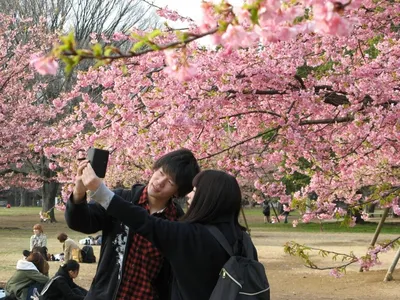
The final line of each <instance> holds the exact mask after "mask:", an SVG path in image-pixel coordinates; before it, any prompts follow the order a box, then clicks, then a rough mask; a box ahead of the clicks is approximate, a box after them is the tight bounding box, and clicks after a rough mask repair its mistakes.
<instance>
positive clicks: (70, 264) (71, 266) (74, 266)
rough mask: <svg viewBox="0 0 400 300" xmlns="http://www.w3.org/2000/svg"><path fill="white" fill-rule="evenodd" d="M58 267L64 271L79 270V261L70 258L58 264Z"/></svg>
mask: <svg viewBox="0 0 400 300" xmlns="http://www.w3.org/2000/svg"><path fill="white" fill-rule="evenodd" d="M60 269H63V270H64V271H66V272H68V271H77V270H79V263H78V262H77V261H76V260H73V259H70V260H69V261H67V262H66V263H64V264H62V265H61V266H60Z"/></svg>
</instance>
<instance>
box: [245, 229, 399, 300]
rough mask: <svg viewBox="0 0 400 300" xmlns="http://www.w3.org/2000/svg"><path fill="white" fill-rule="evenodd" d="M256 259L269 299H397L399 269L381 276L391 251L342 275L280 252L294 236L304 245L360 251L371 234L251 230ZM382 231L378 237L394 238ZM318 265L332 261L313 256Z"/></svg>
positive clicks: (390, 257)
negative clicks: (376, 263) (373, 264)
mask: <svg viewBox="0 0 400 300" xmlns="http://www.w3.org/2000/svg"><path fill="white" fill-rule="evenodd" d="M252 236H253V240H254V242H255V244H256V246H257V249H258V253H259V259H260V260H261V261H262V262H263V263H264V265H265V266H266V270H267V275H268V280H269V281H270V286H271V298H272V299H273V300H284V299H285V300H286V299H321V300H322V299H323V300H327V299H343V300H344V299H346V300H350V299H351V300H361V299H386V300H392V299H400V271H399V270H398V268H397V270H395V272H394V274H393V277H394V279H393V281H390V282H384V281H383V279H384V277H385V274H386V272H387V269H388V268H389V266H390V264H391V263H392V261H393V258H394V256H395V251H390V252H388V253H385V254H382V255H381V256H380V260H381V262H382V264H381V265H379V266H376V267H374V268H373V269H372V270H371V271H368V272H362V273H360V272H358V269H359V266H358V265H352V266H349V268H348V271H347V274H346V275H344V276H343V277H342V278H334V277H332V276H330V275H329V271H320V270H312V269H309V268H306V267H304V266H303V265H302V263H301V261H300V259H298V258H295V257H291V256H289V255H287V254H285V253H284V252H283V245H284V244H285V243H286V242H287V241H291V240H294V241H296V242H298V243H304V244H307V245H308V246H313V247H318V248H325V249H328V250H332V251H337V252H342V253H349V252H350V251H353V252H354V253H355V254H356V255H364V254H365V252H366V249H367V246H368V245H369V243H370V241H371V238H372V235H371V234H354V233H352V234H348V233H345V234H343V233H313V234H309V233H302V232H300V233H295V232H285V233H283V232H279V233H278V232H253V233H252ZM394 237H395V236H391V235H382V236H381V238H385V239H389V238H394ZM314 258H315V259H316V261H317V262H318V265H319V266H321V267H324V266H329V265H332V261H331V260H329V259H319V257H318V256H314Z"/></svg>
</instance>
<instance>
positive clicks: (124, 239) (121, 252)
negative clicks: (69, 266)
mask: <svg viewBox="0 0 400 300" xmlns="http://www.w3.org/2000/svg"><path fill="white" fill-rule="evenodd" d="M143 189H144V186H143V185H139V184H136V185H134V186H132V189H131V190H122V189H119V190H116V191H114V192H115V193H116V194H117V195H120V196H121V197H122V198H123V200H122V201H125V202H127V203H137V202H138V200H139V198H140V195H141V194H142V191H143ZM71 197H72V195H71ZM174 204H175V206H176V208H177V212H178V216H177V218H179V217H181V216H182V215H183V210H182V208H181V207H180V206H179V205H178V204H176V203H174ZM146 213H147V212H146ZM147 214H148V213H147ZM159 217H160V218H162V217H163V215H162V214H161V215H159ZM159 217H157V218H159ZM65 220H66V221H67V224H68V226H69V227H70V228H71V229H73V230H76V231H79V232H83V233H86V234H94V233H96V232H98V231H100V230H102V244H101V251H100V258H99V261H98V266H97V271H96V275H95V277H94V279H93V282H92V285H91V287H90V290H89V292H88V295H87V296H86V298H85V300H113V299H115V297H116V295H117V292H118V288H119V285H120V282H121V278H122V276H123V274H122V272H123V270H124V266H125V261H126V256H127V254H128V250H129V247H126V245H129V243H130V242H131V240H130V236H131V235H129V234H128V228H127V226H125V224H124V223H122V222H121V221H119V220H117V219H115V218H114V217H111V216H110V215H108V214H107V213H106V211H105V209H104V208H103V207H102V206H100V205H99V204H97V203H94V202H93V203H92V202H89V203H87V202H86V201H83V203H81V204H74V203H73V202H72V201H71V199H70V200H69V201H68V202H67V207H66V210H65ZM164 262H165V263H164V265H163V267H162V270H161V271H160V274H159V276H158V279H157V281H156V282H154V286H155V288H156V289H157V290H158V294H159V295H160V299H162V300H166V299H169V298H170V297H169V296H170V291H169V288H170V283H171V272H170V267H169V264H168V262H167V261H166V260H165V261H164Z"/></svg>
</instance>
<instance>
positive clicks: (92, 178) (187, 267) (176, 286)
mask: <svg viewBox="0 0 400 300" xmlns="http://www.w3.org/2000/svg"><path fill="white" fill-rule="evenodd" d="M78 176H81V177H80V179H81V180H82V184H84V185H85V186H86V188H87V189H88V190H90V191H91V192H93V194H92V199H93V200H95V201H96V202H98V203H99V204H100V205H102V206H103V207H104V208H105V209H106V211H107V213H108V214H110V215H111V216H112V217H115V218H117V219H119V220H121V221H122V222H123V223H124V224H127V225H128V226H129V227H130V228H131V229H133V230H135V232H137V233H138V234H140V235H142V236H143V237H145V238H146V239H148V240H149V241H151V242H152V243H153V244H154V245H155V246H156V247H157V248H158V249H159V250H160V251H161V253H162V254H163V255H164V257H165V258H166V259H167V260H169V262H170V263H171V266H172V270H173V275H174V281H173V283H172V294H171V299H174V300H175V299H188V300H197V299H198V300H205V299H209V298H210V295H211V293H212V291H213V289H214V287H215V285H216V282H217V280H218V276H219V272H220V271H221V268H222V266H223V265H224V264H225V263H226V262H227V261H228V259H229V257H230V256H229V254H228V253H227V252H226V251H225V250H224V248H223V247H222V246H221V245H220V243H219V242H218V240H217V239H216V238H214V236H213V235H212V234H211V233H210V231H209V229H208V228H207V227H206V226H205V225H214V226H215V227H217V228H218V229H219V231H220V232H221V233H222V234H223V235H224V237H225V238H226V240H227V241H228V242H229V244H230V246H231V247H232V249H235V253H242V254H243V251H244V247H243V245H242V241H243V234H246V233H244V228H243V227H242V226H241V225H240V224H239V222H238V217H239V213H240V209H241V202H242V197H241V191H240V188H239V184H238V182H237V180H236V179H235V177H233V176H231V175H229V174H227V173H225V172H223V171H217V170H206V171H202V172H200V173H199V174H198V175H197V176H196V177H195V178H194V180H193V186H194V190H193V192H192V193H191V194H189V200H188V204H189V208H188V211H187V213H186V215H184V217H183V218H182V219H181V221H180V222H170V221H167V220H162V219H159V218H156V217H153V216H151V215H149V214H148V213H147V212H146V211H145V210H144V209H142V208H141V207H138V206H136V205H133V204H131V203H129V202H127V201H124V199H122V198H120V197H119V196H117V195H115V194H114V193H113V192H112V191H111V190H109V189H108V188H107V187H106V186H105V185H104V183H103V182H102V180H101V179H99V178H98V177H97V176H96V174H95V173H94V171H93V169H92V167H91V166H90V164H86V163H85V162H82V163H81V164H80V165H79V167H78ZM155 184H156V185H157V183H155ZM155 188H162V187H158V186H156V187H155ZM252 248H253V251H254V254H253V255H254V257H255V258H257V254H256V250H255V248H254V245H252Z"/></svg>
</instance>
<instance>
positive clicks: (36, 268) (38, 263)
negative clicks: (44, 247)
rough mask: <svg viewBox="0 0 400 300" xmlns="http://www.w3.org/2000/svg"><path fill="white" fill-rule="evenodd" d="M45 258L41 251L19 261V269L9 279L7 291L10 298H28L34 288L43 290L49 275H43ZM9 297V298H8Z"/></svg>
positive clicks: (19, 299) (23, 299)
mask: <svg viewBox="0 0 400 300" xmlns="http://www.w3.org/2000/svg"><path fill="white" fill-rule="evenodd" d="M43 271H44V258H43V256H42V255H41V254H40V253H37V252H34V253H31V254H30V255H29V256H28V257H27V258H26V259H20V260H19V261H18V262H17V270H16V271H15V273H14V274H13V275H12V276H11V278H10V279H9V280H8V281H7V283H6V287H5V291H6V296H7V297H9V298H10V299H13V298H14V299H17V300H27V299H30V296H31V295H32V293H33V290H34V289H37V290H39V291H40V290H41V289H42V287H43V286H44V284H45V283H46V282H47V281H48V280H49V277H47V276H45V275H43ZM6 299H7V298H6Z"/></svg>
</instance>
